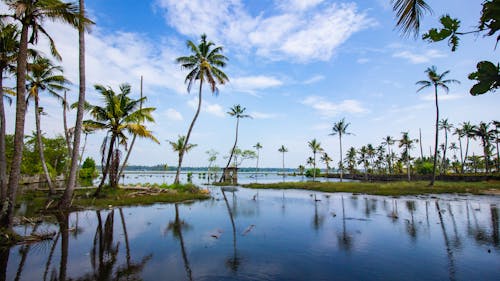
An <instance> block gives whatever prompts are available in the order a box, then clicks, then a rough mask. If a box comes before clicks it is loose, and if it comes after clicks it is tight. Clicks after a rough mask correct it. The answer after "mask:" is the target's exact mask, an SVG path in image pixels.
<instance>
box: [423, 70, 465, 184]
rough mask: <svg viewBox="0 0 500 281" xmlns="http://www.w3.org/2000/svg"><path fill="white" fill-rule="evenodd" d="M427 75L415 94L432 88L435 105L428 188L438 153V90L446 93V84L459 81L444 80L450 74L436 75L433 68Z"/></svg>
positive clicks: (432, 182)
mask: <svg viewBox="0 0 500 281" xmlns="http://www.w3.org/2000/svg"><path fill="white" fill-rule="evenodd" d="M425 73H427V78H428V80H421V81H418V82H417V85H420V86H421V87H420V88H419V89H418V90H417V92H419V91H421V90H423V89H425V88H428V87H432V86H434V100H435V103H436V124H435V140H434V166H433V168H432V179H431V182H430V184H429V185H430V186H433V185H434V181H435V180H436V165H437V151H438V141H439V140H438V138H439V103H438V88H441V89H443V90H445V92H446V93H448V91H449V90H450V89H449V88H448V84H451V83H460V82H459V81H457V80H455V79H444V78H445V77H446V75H448V73H450V71H449V70H447V71H445V72H443V73H441V74H438V73H437V69H436V67H435V66H432V67H429V68H427V70H426V71H425Z"/></svg>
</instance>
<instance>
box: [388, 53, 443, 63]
mask: <svg viewBox="0 0 500 281" xmlns="http://www.w3.org/2000/svg"><path fill="white" fill-rule="evenodd" d="M392 56H393V57H395V58H402V59H407V60H408V61H409V62H410V63H413V64H421V63H427V62H430V61H431V60H432V59H436V58H443V57H446V54H444V53H442V52H440V51H438V50H427V51H425V52H415V51H398V52H396V53H394V54H393V55H392Z"/></svg>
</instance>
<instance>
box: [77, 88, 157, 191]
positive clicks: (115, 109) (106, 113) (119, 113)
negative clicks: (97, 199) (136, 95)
mask: <svg viewBox="0 0 500 281" xmlns="http://www.w3.org/2000/svg"><path fill="white" fill-rule="evenodd" d="M94 87H95V89H96V90H97V91H98V92H99V94H100V95H102V97H103V98H104V102H105V103H104V106H99V105H87V107H88V111H89V112H90V115H91V116H92V118H93V120H86V121H84V124H85V125H86V126H89V127H91V128H93V129H96V130H105V131H106V137H105V138H104V141H103V144H102V146H101V153H102V160H101V164H102V179H101V183H100V184H99V186H98V188H97V190H96V195H98V194H99V193H100V191H101V189H102V186H103V185H104V182H105V180H106V177H107V175H108V174H109V175H110V186H111V187H114V188H116V187H117V185H118V181H117V180H118V178H117V177H116V176H117V173H118V168H119V163H120V161H119V160H120V159H119V154H120V151H119V147H118V146H119V145H123V146H125V147H126V144H127V140H128V137H127V135H126V132H128V133H129V134H136V135H137V136H139V137H143V138H148V139H151V140H153V141H155V142H156V143H159V141H158V140H157V139H156V138H155V137H154V136H153V134H152V132H151V131H149V130H148V129H147V128H146V126H145V125H144V124H143V122H144V120H146V121H149V122H154V119H153V117H152V115H151V113H152V112H153V111H154V110H155V108H154V107H145V108H141V109H138V107H139V106H140V104H141V103H143V102H144V100H145V99H146V98H145V97H143V98H142V99H137V100H134V99H131V98H130V97H129V96H128V95H129V94H130V85H128V84H122V85H120V92H119V93H118V94H117V93H115V92H114V91H113V89H111V87H107V88H106V87H104V86H102V85H95V86H94ZM108 140H109V141H108ZM106 151H107V155H106ZM111 160H113V161H111Z"/></svg>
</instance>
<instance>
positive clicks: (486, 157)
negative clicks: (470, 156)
mask: <svg viewBox="0 0 500 281" xmlns="http://www.w3.org/2000/svg"><path fill="white" fill-rule="evenodd" d="M482 142H483V154H484V165H485V168H486V173H489V172H490V163H489V162H490V157H489V153H488V142H487V141H486V136H484V137H482Z"/></svg>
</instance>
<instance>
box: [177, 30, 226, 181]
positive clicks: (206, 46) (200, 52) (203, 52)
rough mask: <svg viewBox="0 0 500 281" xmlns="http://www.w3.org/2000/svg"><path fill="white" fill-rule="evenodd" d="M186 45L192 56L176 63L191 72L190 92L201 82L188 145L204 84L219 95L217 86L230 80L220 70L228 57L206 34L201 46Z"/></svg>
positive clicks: (188, 77)
mask: <svg viewBox="0 0 500 281" xmlns="http://www.w3.org/2000/svg"><path fill="white" fill-rule="evenodd" d="M186 44H187V47H188V48H189V49H190V51H191V52H192V54H191V55H190V56H184V57H178V58H177V60H176V61H177V63H180V64H181V67H182V68H183V69H187V70H189V73H188V75H187V76H186V79H185V83H187V90H188V92H190V91H191V86H192V85H193V84H194V82H196V80H199V81H200V87H199V91H198V108H197V109H196V113H195V115H194V117H193V121H191V125H190V126H189V129H188V132H187V135H186V143H188V142H189V137H190V136H191V131H192V130H193V126H194V123H195V122H196V119H197V118H198V115H199V114H200V109H201V100H202V99H201V93H202V87H203V82H207V83H208V84H209V86H210V90H211V91H212V93H213V94H215V95H217V94H218V93H219V90H218V89H217V84H221V85H223V84H225V83H226V82H228V81H229V78H228V77H227V75H226V74H225V73H224V72H222V70H221V69H220V68H222V67H224V66H226V61H227V60H228V59H227V57H225V56H224V55H223V54H222V47H220V46H219V47H214V45H215V44H214V43H213V42H211V41H207V36H206V35H205V34H203V35H201V41H200V44H198V45H196V44H195V43H193V42H192V41H191V40H188V41H187V43H186ZM183 157H184V152H181V157H180V160H179V163H180V164H179V166H178V167H177V172H176V174H175V181H174V183H179V174H180V171H181V165H182V158H183Z"/></svg>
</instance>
